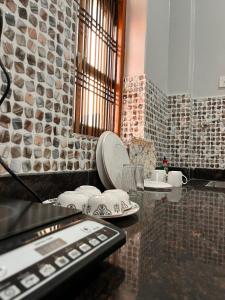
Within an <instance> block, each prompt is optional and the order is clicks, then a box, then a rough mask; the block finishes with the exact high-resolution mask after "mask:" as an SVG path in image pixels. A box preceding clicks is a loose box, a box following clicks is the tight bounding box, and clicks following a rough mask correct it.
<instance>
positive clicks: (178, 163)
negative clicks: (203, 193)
mask: <svg viewBox="0 0 225 300" xmlns="http://www.w3.org/2000/svg"><path fill="white" fill-rule="evenodd" d="M169 108H170V121H169V134H168V136H169V139H170V141H169V147H170V151H169V156H170V163H171V165H172V166H175V167H188V166H189V167H190V168H207V169H224V168H225V149H224V142H225V97H210V98H197V99H192V98H191V97H190V96H189V95H176V96H170V97H169Z"/></svg>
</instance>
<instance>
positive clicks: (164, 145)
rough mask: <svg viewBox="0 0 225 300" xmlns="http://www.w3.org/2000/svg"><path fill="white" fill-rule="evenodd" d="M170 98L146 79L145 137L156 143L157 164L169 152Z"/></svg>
mask: <svg viewBox="0 0 225 300" xmlns="http://www.w3.org/2000/svg"><path fill="white" fill-rule="evenodd" d="M168 118H169V110H168V98H167V96H166V95H165V94H164V93H163V92H162V91H161V90H160V89H159V88H158V87H157V86H156V85H155V84H154V83H153V82H152V81H151V80H149V79H146V100H145V126H144V137H145V139H147V140H151V141H153V142H154V144H155V149H156V156H157V164H158V165H159V166H160V165H161V164H162V160H163V157H164V156H167V153H168Z"/></svg>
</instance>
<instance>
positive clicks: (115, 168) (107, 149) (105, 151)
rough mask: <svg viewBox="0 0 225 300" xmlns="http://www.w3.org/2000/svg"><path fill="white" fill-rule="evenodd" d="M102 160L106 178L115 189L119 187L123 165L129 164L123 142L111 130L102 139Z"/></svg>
mask: <svg viewBox="0 0 225 300" xmlns="http://www.w3.org/2000/svg"><path fill="white" fill-rule="evenodd" d="M102 160H103V165H104V168H105V173H106V175H108V179H110V181H111V183H112V185H113V186H114V187H115V188H116V189H121V188H122V185H121V182H122V171H123V165H124V164H130V159H129V156H128V153H127V149H126V147H125V146H124V144H123V142H122V141H121V139H120V138H119V137H118V136H117V135H116V134H115V133H113V132H111V133H110V134H107V135H106V136H105V137H104V139H103V142H102Z"/></svg>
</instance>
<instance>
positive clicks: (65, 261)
mask: <svg viewBox="0 0 225 300" xmlns="http://www.w3.org/2000/svg"><path fill="white" fill-rule="evenodd" d="M68 262H69V259H68V258H66V257H65V256H60V257H57V258H56V260H55V264H56V265H57V266H58V267H60V268H61V267H63V266H65V265H66V264H68Z"/></svg>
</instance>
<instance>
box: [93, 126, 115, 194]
mask: <svg viewBox="0 0 225 300" xmlns="http://www.w3.org/2000/svg"><path fill="white" fill-rule="evenodd" d="M109 133H111V131H105V132H103V134H101V136H100V137H99V140H98V144H97V149H96V166H97V170H98V175H99V177H100V179H101V182H102V184H103V185H104V187H105V188H106V189H108V190H109V189H111V188H112V184H111V183H110V181H109V179H108V177H107V175H106V173H105V169H104V165H103V161H102V141H103V139H104V137H105V136H107V135H108V134H109Z"/></svg>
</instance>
